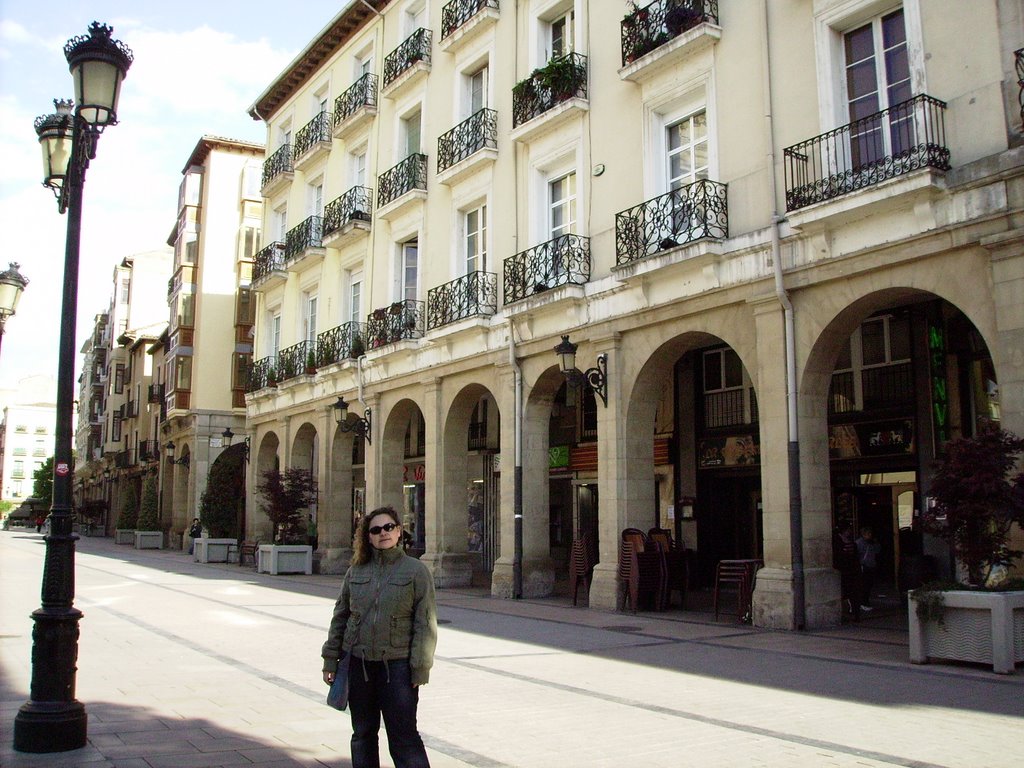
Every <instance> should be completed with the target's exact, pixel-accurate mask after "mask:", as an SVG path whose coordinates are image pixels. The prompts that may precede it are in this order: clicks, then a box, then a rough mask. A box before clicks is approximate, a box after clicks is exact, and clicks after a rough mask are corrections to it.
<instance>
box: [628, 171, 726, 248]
mask: <svg viewBox="0 0 1024 768" xmlns="http://www.w3.org/2000/svg"><path fill="white" fill-rule="evenodd" d="M728 236H729V206H728V198H727V196H726V185H725V184H720V183H718V182H717V181H709V180H707V179H701V180H700V181H695V182H693V183H692V184H687V185H686V186H685V187H680V188H679V189H673V190H672V191H671V192H669V193H668V194H666V195H661V196H659V197H655V198H652V199H651V200H648V201H647V202H645V203H640V205H637V206H634V207H633V208H629V209H627V210H625V211H622V212H621V213H617V214H615V263H616V264H619V265H621V264H628V263H629V262H631V261H636V260H637V259H642V258H643V257H645V256H650V255H652V254H655V253H658V252H659V251H664V250H666V249H668V248H674V247H676V246H677V245H682V244H683V243H689V242H691V241H693V240H701V239H703V238H705V237H712V238H717V239H725V238H727V237H728Z"/></svg>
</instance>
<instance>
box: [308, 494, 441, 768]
mask: <svg viewBox="0 0 1024 768" xmlns="http://www.w3.org/2000/svg"><path fill="white" fill-rule="evenodd" d="M401 540H402V525H401V523H400V522H399V520H398V514H397V513H396V512H395V510H394V509H392V508H391V507H381V508H379V509H375V510H374V511H373V512H371V513H370V514H368V515H365V516H363V518H362V520H360V521H359V527H358V529H357V530H356V536H355V551H354V553H353V556H352V566H351V567H350V568H349V569H348V573H346V574H345V578H344V579H343V580H342V582H341V595H340V596H339V597H338V601H337V603H335V605H334V616H333V618H332V619H331V628H330V629H329V630H328V633H327V642H325V643H324V646H323V650H322V651H321V655H322V656H323V659H324V682H325V683H327V684H328V685H330V684H331V683H333V682H334V672H335V669H336V668H337V665H338V659H339V658H340V657H341V656H342V655H343V654H344V653H351V654H352V658H351V660H350V662H349V706H350V707H351V713H352V766H353V768H377V767H378V766H379V765H380V756H379V751H378V745H377V733H378V731H379V730H380V718H381V715H383V716H384V728H385V729H386V731H387V734H388V745H389V747H390V751H391V758H392V759H393V760H394V761H395V768H429V766H430V763H429V762H428V760H427V752H426V749H424V747H423V740H422V739H421V738H420V734H419V730H418V729H417V727H416V707H417V704H418V703H419V686H421V685H424V684H426V683H427V681H428V679H429V677H430V667H431V666H432V665H433V663H434V647H435V645H436V644H437V617H436V609H435V605H434V580H433V577H432V576H431V575H430V572H429V571H428V570H427V567H426V566H425V565H423V563H421V562H420V561H419V560H416V559H414V558H412V557H409V556H408V555H406V554H405V552H404V551H403V550H402V547H400V546H398V544H399V542H400V541H401Z"/></svg>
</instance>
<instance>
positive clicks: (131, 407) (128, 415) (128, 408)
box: [121, 400, 139, 419]
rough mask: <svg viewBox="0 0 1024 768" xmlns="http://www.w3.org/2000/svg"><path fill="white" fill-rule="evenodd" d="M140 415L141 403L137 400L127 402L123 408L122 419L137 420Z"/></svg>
mask: <svg viewBox="0 0 1024 768" xmlns="http://www.w3.org/2000/svg"><path fill="white" fill-rule="evenodd" d="M138 415H139V403H138V401H136V400H126V401H125V403H124V405H122V406H121V418H124V419H135V418H138Z"/></svg>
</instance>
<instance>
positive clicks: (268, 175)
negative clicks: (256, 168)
mask: <svg viewBox="0 0 1024 768" xmlns="http://www.w3.org/2000/svg"><path fill="white" fill-rule="evenodd" d="M292 170H293V168H292V145H291V144H282V145H281V146H280V147H278V148H277V150H276V151H275V152H274V154H272V155H271V156H270V157H268V158H267V159H266V160H264V161H263V186H264V187H265V186H267V184H269V183H270V182H272V181H273V180H274V179H276V178H277V177H278V176H280V175H281V174H282V173H290V172H291V171H292Z"/></svg>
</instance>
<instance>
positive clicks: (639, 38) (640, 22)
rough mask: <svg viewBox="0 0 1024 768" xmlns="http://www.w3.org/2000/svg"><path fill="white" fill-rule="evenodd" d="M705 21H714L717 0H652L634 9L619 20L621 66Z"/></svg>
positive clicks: (716, 21) (715, 21) (716, 13)
mask: <svg viewBox="0 0 1024 768" xmlns="http://www.w3.org/2000/svg"><path fill="white" fill-rule="evenodd" d="M705 21H707V22H711V23H712V24H717V23H718V0H654V2H653V3H649V4H648V5H645V6H644V7H643V8H637V9H636V10H634V11H633V12H632V13H629V14H627V15H626V17H625V18H624V19H623V20H622V22H621V27H622V65H623V66H625V65H626V64H629V63H630V62H631V61H634V60H636V59H639V58H640V57H641V56H643V55H645V54H648V53H650V52H651V51H653V50H654V49H655V48H660V47H661V46H663V45H664V44H665V43H667V42H668V41H669V40H674V39H675V38H677V37H679V36H680V35H681V34H683V32H685V31H686V30H688V29H692V28H693V27H695V26H697V25H698V24H702V23H704V22H705Z"/></svg>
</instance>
